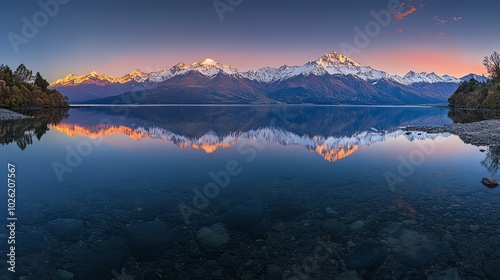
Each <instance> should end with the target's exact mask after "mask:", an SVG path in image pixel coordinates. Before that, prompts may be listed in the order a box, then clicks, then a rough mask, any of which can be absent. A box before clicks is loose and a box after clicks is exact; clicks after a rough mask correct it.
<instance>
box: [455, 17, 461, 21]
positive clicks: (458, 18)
mask: <svg viewBox="0 0 500 280" xmlns="http://www.w3.org/2000/svg"><path fill="white" fill-rule="evenodd" d="M453 20H454V21H459V20H462V17H453Z"/></svg>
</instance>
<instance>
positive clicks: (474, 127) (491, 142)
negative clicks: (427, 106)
mask: <svg viewBox="0 0 500 280" xmlns="http://www.w3.org/2000/svg"><path fill="white" fill-rule="evenodd" d="M404 130H406V131H423V132H427V133H445V132H448V133H452V134H455V135H458V137H460V139H462V141H464V142H465V143H467V144H472V145H475V146H498V145H500V119H496V120H486V121H480V122H473V123H456V124H451V125H444V126H409V127H406V128H404Z"/></svg>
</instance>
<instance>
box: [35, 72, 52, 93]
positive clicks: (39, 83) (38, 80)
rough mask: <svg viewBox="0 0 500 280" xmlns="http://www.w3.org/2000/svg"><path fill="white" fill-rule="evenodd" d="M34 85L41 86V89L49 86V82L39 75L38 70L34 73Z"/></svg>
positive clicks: (45, 89) (44, 89)
mask: <svg viewBox="0 0 500 280" xmlns="http://www.w3.org/2000/svg"><path fill="white" fill-rule="evenodd" d="M35 86H37V87H39V88H41V89H42V90H43V91H47V88H48V86H49V82H47V80H45V79H44V78H43V77H42V75H40V72H36V74H35Z"/></svg>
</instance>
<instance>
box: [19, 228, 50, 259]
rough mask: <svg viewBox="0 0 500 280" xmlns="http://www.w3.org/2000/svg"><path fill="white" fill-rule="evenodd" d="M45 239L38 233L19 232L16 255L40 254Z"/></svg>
mask: <svg viewBox="0 0 500 280" xmlns="http://www.w3.org/2000/svg"><path fill="white" fill-rule="evenodd" d="M43 242H44V238H43V235H42V234H41V233H37V232H28V233H24V232H18V233H16V245H17V244H19V245H17V246H16V254H17V255H19V256H25V255H29V254H33V253H38V252H41V251H42V250H43Z"/></svg>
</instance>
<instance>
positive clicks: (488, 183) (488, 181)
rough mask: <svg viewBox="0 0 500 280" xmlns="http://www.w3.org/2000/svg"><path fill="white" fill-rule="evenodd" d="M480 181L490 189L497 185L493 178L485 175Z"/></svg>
mask: <svg viewBox="0 0 500 280" xmlns="http://www.w3.org/2000/svg"><path fill="white" fill-rule="evenodd" d="M481 183H483V185H485V186H486V187H488V188H490V189H493V188H496V187H498V185H499V183H498V181H497V180H495V179H493V178H486V177H485V178H483V179H482V180H481Z"/></svg>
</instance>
